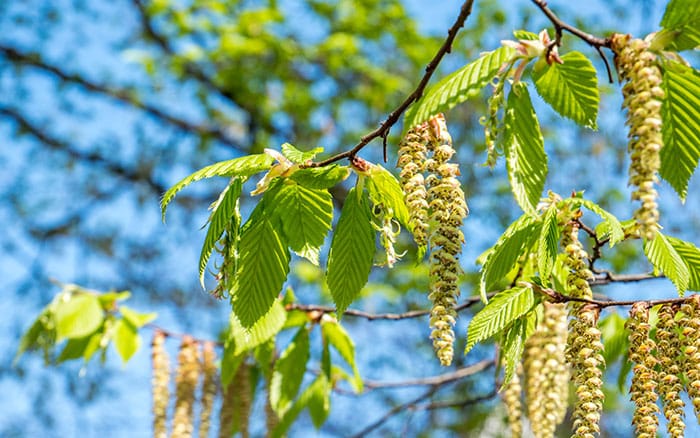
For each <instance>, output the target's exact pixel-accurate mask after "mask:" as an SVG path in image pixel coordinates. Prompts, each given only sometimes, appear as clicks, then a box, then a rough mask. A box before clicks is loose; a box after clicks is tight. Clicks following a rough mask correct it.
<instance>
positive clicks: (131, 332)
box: [113, 318, 141, 363]
mask: <svg viewBox="0 0 700 438" xmlns="http://www.w3.org/2000/svg"><path fill="white" fill-rule="evenodd" d="M113 342H114V347H115V348H116V349H117V353H119V357H121V358H122V361H123V362H124V363H127V362H128V361H129V359H131V356H133V355H134V353H136V352H137V351H138V349H139V347H140V346H141V337H140V336H139V331H138V329H137V328H136V327H134V326H133V325H132V324H131V323H130V322H129V321H128V320H127V319H125V318H122V319H119V320H118V321H117V323H116V327H115V328H114V338H113Z"/></svg>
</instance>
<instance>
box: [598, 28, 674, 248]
mask: <svg viewBox="0 0 700 438" xmlns="http://www.w3.org/2000/svg"><path fill="white" fill-rule="evenodd" d="M611 41H612V49H613V51H614V52H615V54H616V56H615V63H616V65H617V70H618V72H619V73H620V78H621V79H622V80H623V81H624V82H625V85H624V86H623V88H622V94H623V96H624V98H625V100H624V102H623V107H624V108H626V109H627V125H628V126H629V135H628V137H629V143H628V150H629V152H630V158H631V164H630V170H629V174H630V179H629V183H630V185H632V186H634V187H635V189H634V191H633V192H632V199H634V200H639V201H641V203H642V205H641V207H639V208H638V209H637V211H636V212H635V213H634V218H635V219H636V220H637V223H638V224H639V226H640V234H641V236H642V237H643V238H645V239H647V240H651V239H653V238H654V236H656V233H657V232H658V230H659V210H658V205H657V198H658V193H657V192H656V189H655V188H654V186H655V184H657V183H658V182H659V179H658V175H657V172H658V170H659V168H660V167H661V159H660V155H659V151H660V150H661V148H662V147H663V137H662V133H661V103H662V100H663V98H664V91H663V89H662V88H661V82H662V76H661V70H660V69H659V67H658V64H657V58H656V55H655V54H654V53H653V52H651V51H650V50H649V43H648V42H646V41H644V40H640V39H632V38H631V37H630V36H629V35H620V34H617V35H613V37H612V39H611Z"/></svg>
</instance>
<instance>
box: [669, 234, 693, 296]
mask: <svg viewBox="0 0 700 438" xmlns="http://www.w3.org/2000/svg"><path fill="white" fill-rule="evenodd" d="M666 239H667V240H668V242H669V243H670V244H671V245H672V246H673V248H674V249H675V250H676V252H677V253H678V255H679V256H680V257H681V259H683V262H684V263H685V265H686V266H687V267H688V273H689V275H690V276H689V281H688V290H694V291H697V290H700V248H698V247H697V246H695V245H694V244H692V243H690V242H686V241H684V240H681V239H677V238H675V237H671V236H666Z"/></svg>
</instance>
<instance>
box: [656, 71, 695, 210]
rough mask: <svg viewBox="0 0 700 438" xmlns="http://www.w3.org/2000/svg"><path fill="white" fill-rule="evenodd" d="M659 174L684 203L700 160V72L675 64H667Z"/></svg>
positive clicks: (664, 77) (664, 78) (664, 80)
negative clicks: (689, 183) (689, 184)
mask: <svg viewBox="0 0 700 438" xmlns="http://www.w3.org/2000/svg"><path fill="white" fill-rule="evenodd" d="M664 67H665V68H664V74H663V88H664V91H665V92H666V97H665V98H664V104H663V107H662V113H663V125H662V133H663V139H664V146H663V147H662V148H661V152H660V154H661V169H660V170H659V174H660V175H661V177H662V178H663V179H665V180H666V181H668V183H669V184H671V187H673V189H674V190H675V191H676V192H677V193H678V196H680V198H681V199H682V200H683V201H685V197H686V195H687V193H688V182H689V181H690V177H691V176H693V173H694V172H695V169H696V168H697V166H698V161H699V160H700V73H698V72H697V71H696V70H693V69H692V68H690V67H686V66H684V65H683V64H681V63H679V62H675V61H669V62H667V63H665V64H664Z"/></svg>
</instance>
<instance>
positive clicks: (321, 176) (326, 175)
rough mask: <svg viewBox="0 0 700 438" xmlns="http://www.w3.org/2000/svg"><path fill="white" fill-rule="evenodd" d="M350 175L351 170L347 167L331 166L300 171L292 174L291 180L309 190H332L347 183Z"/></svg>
mask: <svg viewBox="0 0 700 438" xmlns="http://www.w3.org/2000/svg"><path fill="white" fill-rule="evenodd" d="M348 175H350V168H348V167H347V166H338V165H336V164H331V165H330V166H323V167H312V168H308V169H299V170H297V171H296V172H294V173H292V174H291V175H290V176H289V179H291V180H293V181H296V182H297V183H299V184H301V185H302V186H304V187H306V188H307V189H330V188H331V187H334V186H336V185H338V184H340V183H341V182H343V181H345V179H346V178H347V177H348Z"/></svg>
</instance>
